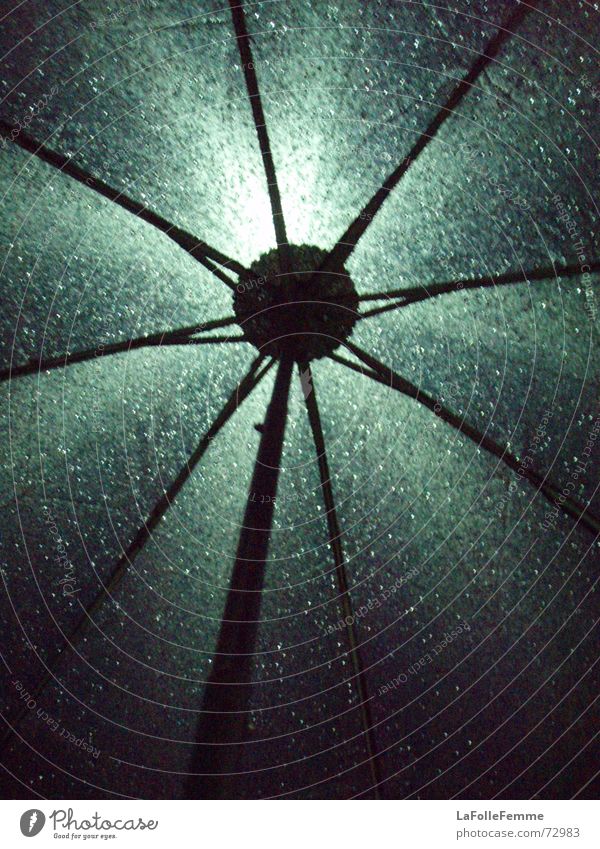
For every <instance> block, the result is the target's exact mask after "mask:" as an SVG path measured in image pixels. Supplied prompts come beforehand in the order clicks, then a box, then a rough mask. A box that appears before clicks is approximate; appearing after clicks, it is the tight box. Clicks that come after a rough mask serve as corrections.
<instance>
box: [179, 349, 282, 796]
mask: <svg viewBox="0 0 600 849" xmlns="http://www.w3.org/2000/svg"><path fill="white" fill-rule="evenodd" d="M292 368H293V361H292V360H291V359H290V358H287V357H284V358H283V359H282V360H281V361H280V363H279V369H278V372H277V376H276V378H275V386H274V388H273V395H272V397H271V401H270V404H269V407H268V410H267V415H266V419H265V423H264V427H263V429H262V436H261V440H260V445H259V448H258V455H257V458H256V464H255V466H254V474H253V476H252V483H251V485H250V491H249V494H248V502H247V505H246V511H245V514H244V521H243V525H242V530H241V533H240V539H239V543H238V549H237V555H236V560H235V564H234V567H233V573H232V576H231V583H230V587H229V592H228V595H227V601H226V603H225V610H224V612H223V618H222V621H221V630H220V633H219V639H218V641H217V648H216V652H215V655H214V659H213V667H212V672H211V674H210V678H209V680H208V682H207V685H206V690H205V693H204V701H203V705H202V712H201V714H200V718H199V721H198V731H197V736H196V747H195V752H194V756H193V758H192V767H191V774H190V779H189V782H188V796H189V797H190V798H207V799H219V798H231V789H230V788H231V786H232V785H231V779H230V778H228V774H230V773H235V762H236V760H237V755H238V753H239V744H241V743H243V741H244V739H245V738H246V737H247V725H248V711H249V704H250V694H251V690H252V673H253V669H254V653H255V649H256V637H257V632H258V623H259V617H260V605H261V595H262V589H263V582H264V572H265V563H266V560H267V554H268V549H269V539H270V536H271V527H272V523H273V511H274V506H275V504H274V502H275V497H276V494H277V483H278V480H279V464H280V461H281V453H282V449H283V438H284V434H285V425H286V419H287V410H288V397H289V390H290V381H291V375H292Z"/></svg>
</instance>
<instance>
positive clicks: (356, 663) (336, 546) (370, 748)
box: [299, 363, 383, 798]
mask: <svg viewBox="0 0 600 849" xmlns="http://www.w3.org/2000/svg"><path fill="white" fill-rule="evenodd" d="M299 371H300V380H301V383H302V392H303V395H304V401H305V405H306V412H307V414H308V421H309V424H310V429H311V432H312V436H313V441H314V445H315V450H316V453H317V463H318V466H319V476H320V479H321V491H322V493H323V502H324V505H325V511H326V516H327V529H328V533H329V544H330V546H331V550H332V552H333V562H334V565H335V575H336V579H337V585H338V590H339V598H340V603H341V607H342V612H343V618H344V623H345V625H346V636H347V638H348V644H349V647H350V652H349V653H350V657H351V659H352V666H353V669H354V677H355V679H356V689H357V695H358V700H359V707H360V715H361V722H362V726H363V733H364V735H365V742H366V746H367V756H368V760H369V768H370V771H371V778H372V781H373V790H374V793H375V794H376V797H377V798H380V793H381V788H382V787H383V780H382V774H381V769H380V765H379V757H378V754H377V748H376V745H375V740H374V735H373V726H374V723H373V716H372V712H371V703H370V696H369V688H368V684H367V676H366V673H365V668H364V664H363V661H362V657H361V653H360V648H359V642H358V638H357V635H356V630H355V628H354V622H355V617H354V609H353V606H352V598H351V596H350V589H349V585H348V575H347V573H346V563H345V560H344V550H343V546H342V531H341V528H340V524H339V521H338V517H337V511H336V507H335V497H334V494H333V485H332V483H331V474H330V472H329V462H328V459H327V448H326V445H325V436H324V434H323V427H322V425H321V415H320V412H319V405H318V402H317V396H316V391H315V387H314V384H313V379H312V370H311V368H310V365H309V364H308V363H304V364H301V365H299Z"/></svg>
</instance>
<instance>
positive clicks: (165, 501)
mask: <svg viewBox="0 0 600 849" xmlns="http://www.w3.org/2000/svg"><path fill="white" fill-rule="evenodd" d="M264 360H265V356H264V355H262V354H261V355H259V356H258V357H257V358H256V359H255V360H254V362H253V363H252V366H251V367H250V369H249V371H248V373H247V374H246V375H245V377H244V378H243V379H242V380H241V381H240V383H239V384H238V385H237V387H236V388H235V390H234V391H233V392H232V394H231V395H230V396H229V398H228V400H227V401H226V403H225V405H224V406H223V408H222V409H221V411H220V412H219V414H218V415H217V417H216V418H215V420H214V421H213V423H212V424H211V425H210V427H209V428H208V430H207V431H206V433H205V434H204V436H203V437H202V439H201V440H200V442H199V443H198V445H197V447H196V449H195V450H194V452H193V453H192V454H191V455H190V457H189V459H188V461H187V462H186V464H185V465H184V466H183V467H182V468H181V470H180V471H179V474H178V475H177V477H176V478H175V480H174V481H173V482H172V483H171V485H170V486H169V488H168V489H167V490H166V491H165V492H164V493H163V494H162V496H161V497H160V499H159V500H158V501H157V502H156V504H155V505H154V507H153V508H152V510H151V512H150V514H149V516H148V518H147V520H146V521H145V522H144V524H143V525H142V526H141V527H140V528H138V531H137V533H136V535H135V537H134V538H133V540H132V542H131V543H130V545H129V546H128V548H127V549H126V550H125V552H124V553H123V555H122V556H121V557H120V558H119V559H118V561H117V562H116V564H115V565H114V566H113V568H112V569H111V572H110V575H109V576H108V580H107V582H106V583H103V584H102V589H101V590H100V591H99V592H98V593H97V594H96V596H95V597H94V599H93V600H92V601H91V602H90V603H89V604H88V605H87V606H86V607H84V613H83V616H82V617H81V619H80V620H79V622H78V623H77V625H76V626H75V628H74V629H73V631H72V632H71V633H70V634H69V636H68V637H65V636H64V635H62V634H61V641H62V645H61V646H60V648H58V649H57V650H56V651H55V653H54V654H53V656H52V657H51V658H50V659H49V660H48V661H47V662H46V663H45V664H44V665H45V667H46V672H45V674H44V675H43V676H42V679H41V681H40V682H39V683H38V684H37V686H36V688H35V689H34V690H33V693H32V697H33V698H35V699H37V698H38V696H39V694H40V693H41V692H42V691H43V690H44V689H45V687H46V686H47V685H48V684H49V683H50V682H51V681H52V680H53V679H54V678H55V675H56V673H57V670H58V667H59V664H60V662H61V660H62V658H63V657H64V656H65V655H66V654H68V652H69V651H70V650H72V649H73V648H74V647H75V646H76V645H77V644H78V643H79V642H80V641H81V639H82V638H83V636H84V635H85V634H86V632H87V630H88V628H89V627H90V624H91V622H92V618H93V617H94V616H95V615H96V614H97V613H98V611H99V610H100V609H101V608H102V607H103V605H104V603H105V602H106V600H107V599H108V598H112V594H113V593H114V591H115V590H116V589H117V587H118V585H119V583H120V582H121V580H122V578H123V577H124V575H125V574H126V572H127V570H128V567H129V566H131V564H132V563H133V561H134V560H135V558H136V557H137V556H138V554H139V553H140V552H141V551H142V549H143V548H144V546H145V545H146V543H147V542H148V540H149V539H150V537H151V536H152V534H153V533H154V531H155V530H156V528H157V526H158V524H159V523H160V521H161V520H162V518H163V517H164V515H165V514H166V513H167V511H168V510H169V508H170V507H171V506H172V504H173V501H174V500H175V498H176V497H177V496H178V495H179V493H180V492H181V490H182V489H183V487H184V485H185V484H186V482H187V481H188V479H189V478H190V476H191V475H192V473H193V471H194V469H195V467H196V466H197V464H198V462H199V461H200V459H201V458H202V456H203V455H204V453H205V452H206V450H207V449H208V447H209V446H210V444H211V442H212V440H213V439H214V438H215V437H216V436H217V434H218V433H219V431H220V430H221V429H222V428H223V427H224V425H225V424H226V423H227V422H228V421H229V419H230V418H231V416H232V415H233V414H234V413H235V411H236V410H237V408H238V407H239V406H240V405H241V404H242V403H243V401H244V400H245V399H246V398H247V397H248V395H249V394H250V393H251V392H252V390H253V389H254V388H255V387H256V386H257V385H258V383H259V382H260V380H261V379H262V378H263V377H264V375H265V374H266V373H267V372H268V371H269V369H270V368H271V366H272V365H273V362H274V361H273V360H270V361H269V362H268V363H266V364H264V365H263V363H264ZM81 606H82V607H83V605H81ZM28 712H29V711H28V710H27V706H26V705H24V706H23V709H22V710H21V711H20V712H19V713H18V714H17V716H16V717H15V720H14V722H13V723H12V725H11V726H10V727H9V728H8V729H7V731H6V732H5V733H4V735H3V736H2V738H0V748H3V747H4V746H5V745H6V744H7V742H9V741H10V740H11V739H12V736H13V734H14V733H15V731H16V728H17V727H18V726H19V724H20V722H21V720H22V719H23V717H24V716H25V715H26V714H27V713H28Z"/></svg>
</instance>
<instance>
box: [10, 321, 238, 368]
mask: <svg viewBox="0 0 600 849" xmlns="http://www.w3.org/2000/svg"><path fill="white" fill-rule="evenodd" d="M236 321H237V319H236V318H235V316H231V317H227V318H219V319H215V320H214V321H207V322H205V323H203V324H200V325H198V324H193V325H191V326H190V327H180V328H177V329H176V330H169V331H164V332H163V333H153V334H152V335H150V336H139V337H137V338H134V339H125V340H124V341H123V342H115V343H113V344H112V345H102V344H100V345H96V347H95V348H87V349H85V350H83V351H76V352H75V353H73V354H69V353H67V354H62V355H60V356H58V357H47V358H46V359H38V360H35V359H32V360H30V361H29V362H28V363H23V364H22V365H19V366H9V367H8V368H6V369H2V371H0V383H2V382H3V381H6V380H13V379H15V378H17V377H26V376H27V375H30V374H38V373H40V372H42V371H50V370H51V369H57V368H62V367H63V366H71V365H74V364H75V363H85V362H87V361H89V360H95V359H99V358H100V357H108V356H110V355H112V354H120V353H126V352H128V351H134V350H137V349H139V348H148V347H156V346H158V347H162V346H163V345H189V344H195V345H198V344H210V343H213V344H218V343H220V342H242V341H245V339H244V337H243V336H207V337H199V338H195V337H194V334H195V333H199V332H203V331H205V330H214V329H216V328H219V327H228V326H229V325H231V324H235V323H236Z"/></svg>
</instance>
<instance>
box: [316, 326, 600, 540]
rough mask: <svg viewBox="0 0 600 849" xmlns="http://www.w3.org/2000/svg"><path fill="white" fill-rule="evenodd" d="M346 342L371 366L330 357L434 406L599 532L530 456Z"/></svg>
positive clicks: (588, 512)
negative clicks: (510, 447)
mask: <svg viewBox="0 0 600 849" xmlns="http://www.w3.org/2000/svg"><path fill="white" fill-rule="evenodd" d="M344 345H345V346H346V348H348V350H349V351H351V352H352V353H353V354H354V355H355V356H356V357H358V359H360V360H362V362H363V363H365V365H367V366H368V370H367V371H365V370H364V369H363V368H361V366H359V365H357V364H356V363H353V362H351V361H350V360H347V359H345V358H344V357H340V356H339V355H338V354H335V353H334V354H331V355H330V356H331V359H333V360H335V361H336V362H339V363H341V364H342V365H344V366H347V367H348V368H351V369H353V370H354V371H357V372H358V373H359V374H363V375H364V376H365V377H369V378H370V379H371V380H375V381H377V382H378V383H382V384H383V385H384V386H387V387H388V388H391V389H396V390H397V391H398V392H401V393H402V394H403V395H406V396H408V397H409V398H412V399H414V400H415V401H418V402H419V403H420V404H423V405H424V406H425V407H427V409H429V410H431V411H432V412H433V413H434V415H436V416H437V417H438V418H440V419H441V420H442V421H444V422H446V424H449V425H450V426H451V427H453V428H454V429H455V430H458V431H460V433H462V434H463V435H464V436H466V437H467V438H468V439H470V440H471V441H472V442H474V443H475V445H477V447H478V448H484V449H485V450H486V451H487V452H488V453H490V454H493V456H494V457H497V458H498V459H499V460H501V461H502V462H503V463H504V464H505V465H507V466H508V467H509V469H511V470H512V471H514V472H516V473H517V474H518V475H519V477H523V478H525V479H526V480H528V481H529V483H531V484H532V485H533V486H534V487H535V488H536V489H537V490H538V491H539V492H541V493H542V495H543V496H544V497H545V498H546V500H547V501H549V502H550V503H551V504H552V506H553V507H555V508H558V509H560V510H562V512H563V513H565V514H566V515H568V516H570V517H571V518H574V519H575V520H576V521H577V522H581V524H582V525H583V526H584V527H585V528H587V530H589V531H591V532H592V533H593V534H595V535H597V534H599V533H600V519H599V518H598V517H597V516H596V515H595V514H594V513H593V512H592V511H591V510H590V509H589V507H587V506H586V505H585V504H582V503H581V502H580V501H578V500H577V499H575V498H572V497H571V496H569V495H566V494H565V493H564V491H562V492H561V490H560V489H559V488H558V487H556V486H554V484H552V483H551V482H550V481H547V480H546V479H545V478H544V477H542V476H541V475H539V474H538V473H537V472H534V471H533V469H530V468H529V464H528V463H527V457H524V458H523V459H519V458H518V457H516V456H515V455H514V454H512V453H511V452H510V451H509V450H508V448H507V447H506V446H504V445H501V444H500V443H499V442H496V440H495V439H492V438H491V437H490V436H486V435H485V434H484V433H482V432H481V431H480V430H478V428H476V427H474V426H473V425H470V424H469V423H468V422H466V421H464V419H462V418H461V416H459V415H457V414H456V413H453V412H452V411H451V410H449V409H448V407H445V406H444V405H443V404H441V403H440V401H439V400H437V399H436V398H433V397H432V396H431V395H429V394H428V393H427V392H424V391H423V390H422V389H419V387H418V386H415V384H414V383H411V382H410V381H409V380H407V379H406V378H404V377H401V376H400V375H399V374H397V373H396V372H394V371H392V369H391V368H389V367H388V366H386V365H384V364H383V363H381V362H380V361H379V360H377V359H376V358H375V357H372V356H371V355H370V354H368V353H367V352H366V351H363V350H362V349H361V348H359V347H358V346H357V345H354V344H353V343H352V342H349V341H348V340H346V341H345V342H344ZM527 456H528V455H527Z"/></svg>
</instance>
